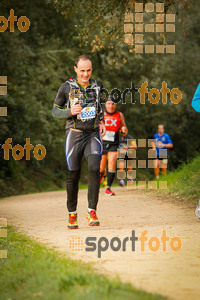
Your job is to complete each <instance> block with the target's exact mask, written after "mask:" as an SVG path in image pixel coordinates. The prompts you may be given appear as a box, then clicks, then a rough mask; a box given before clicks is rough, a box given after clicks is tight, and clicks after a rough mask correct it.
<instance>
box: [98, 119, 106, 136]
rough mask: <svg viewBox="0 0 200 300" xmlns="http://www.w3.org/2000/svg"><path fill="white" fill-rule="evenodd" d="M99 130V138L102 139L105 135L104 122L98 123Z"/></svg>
mask: <svg viewBox="0 0 200 300" xmlns="http://www.w3.org/2000/svg"><path fill="white" fill-rule="evenodd" d="M99 130H100V133H101V137H104V136H105V134H106V126H105V124H104V122H100V123H99Z"/></svg>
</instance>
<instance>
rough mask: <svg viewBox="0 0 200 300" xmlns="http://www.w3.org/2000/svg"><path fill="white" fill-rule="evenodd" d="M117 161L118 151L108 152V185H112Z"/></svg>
mask: <svg viewBox="0 0 200 300" xmlns="http://www.w3.org/2000/svg"><path fill="white" fill-rule="evenodd" d="M116 162H117V151H110V152H108V174H107V178H108V187H111V185H112V183H113V180H114V178H115V166H116Z"/></svg>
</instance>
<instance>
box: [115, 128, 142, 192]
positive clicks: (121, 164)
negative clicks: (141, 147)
mask: <svg viewBox="0 0 200 300" xmlns="http://www.w3.org/2000/svg"><path fill="white" fill-rule="evenodd" d="M128 140H131V143H130V144H131V145H128ZM119 149H120V150H124V151H125V157H124V159H118V169H119V170H121V171H123V170H124V168H125V167H126V166H125V161H126V162H127V161H128V160H132V158H129V157H128V152H129V149H137V145H136V142H135V140H134V139H133V137H132V136H131V135H130V134H127V135H126V136H123V135H121V134H120V138H119ZM127 169H128V171H131V170H132V167H130V166H127ZM132 182H133V179H131V178H129V179H128V184H131V183H132ZM119 185H120V186H123V187H124V186H125V183H124V179H120V181H119Z"/></svg>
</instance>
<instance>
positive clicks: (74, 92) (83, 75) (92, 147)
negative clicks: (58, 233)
mask: <svg viewBox="0 0 200 300" xmlns="http://www.w3.org/2000/svg"><path fill="white" fill-rule="evenodd" d="M74 71H75V72H76V74H77V78H70V79H68V80H67V81H66V82H65V83H63V84H62V85H61V87H60V88H59V91H58V94H57V96H56V99H55V101H54V106H53V111H52V115H53V117H55V118H64V119H67V123H66V127H65V129H66V144H65V154H66V160H67V165H68V169H69V173H68V178H67V208H68V211H69V223H68V228H69V229H76V228H78V223H77V211H76V208H77V197H78V183H79V179H80V173H81V161H82V157H83V154H84V155H85V157H86V160H87V163H88V175H89V182H88V213H87V219H88V222H89V225H91V226H98V225H100V223H99V220H98V218H97V216H96V208H97V202H98V197H99V186H100V172H99V169H100V160H101V153H102V142H101V136H100V134H102V136H104V135H105V132H106V129H105V124H104V115H103V108H102V105H101V103H100V100H99V97H100V96H101V89H102V84H101V83H99V82H97V81H96V80H94V79H90V77H91V75H92V62H91V60H90V58H89V57H88V56H86V55H81V56H79V57H78V58H77V59H76V62H75V66H74Z"/></svg>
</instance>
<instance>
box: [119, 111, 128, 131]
mask: <svg viewBox="0 0 200 300" xmlns="http://www.w3.org/2000/svg"><path fill="white" fill-rule="evenodd" d="M120 120H121V125H120V129H121V134H124V135H125V136H126V135H127V133H128V128H127V126H126V123H125V119H124V115H123V113H122V112H120ZM122 129H123V131H122Z"/></svg>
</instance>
